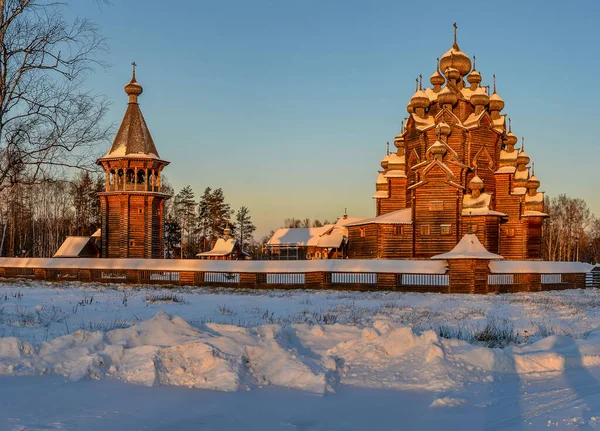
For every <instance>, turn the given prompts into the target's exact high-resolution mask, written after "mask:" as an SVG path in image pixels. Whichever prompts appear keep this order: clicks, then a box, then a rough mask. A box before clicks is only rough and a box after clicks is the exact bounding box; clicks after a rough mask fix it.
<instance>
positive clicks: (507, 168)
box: [494, 166, 517, 174]
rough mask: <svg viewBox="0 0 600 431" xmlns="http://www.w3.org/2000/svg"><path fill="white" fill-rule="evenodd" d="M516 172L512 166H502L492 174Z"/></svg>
mask: <svg viewBox="0 0 600 431" xmlns="http://www.w3.org/2000/svg"><path fill="white" fill-rule="evenodd" d="M516 170H517V168H515V167H514V166H502V167H501V168H500V169H498V170H497V171H496V172H494V173H495V174H514V173H515V171H516Z"/></svg>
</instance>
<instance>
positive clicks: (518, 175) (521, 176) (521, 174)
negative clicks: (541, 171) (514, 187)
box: [515, 168, 529, 180]
mask: <svg viewBox="0 0 600 431" xmlns="http://www.w3.org/2000/svg"><path fill="white" fill-rule="evenodd" d="M515 179H516V180H527V179H529V168H526V169H523V170H522V171H519V170H517V171H516V172H515Z"/></svg>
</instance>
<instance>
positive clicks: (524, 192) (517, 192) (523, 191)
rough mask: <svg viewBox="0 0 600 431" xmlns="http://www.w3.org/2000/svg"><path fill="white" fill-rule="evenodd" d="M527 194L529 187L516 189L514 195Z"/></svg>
mask: <svg viewBox="0 0 600 431" xmlns="http://www.w3.org/2000/svg"><path fill="white" fill-rule="evenodd" d="M526 193H527V187H515V189H514V190H513V192H512V194H513V195H524V194H526Z"/></svg>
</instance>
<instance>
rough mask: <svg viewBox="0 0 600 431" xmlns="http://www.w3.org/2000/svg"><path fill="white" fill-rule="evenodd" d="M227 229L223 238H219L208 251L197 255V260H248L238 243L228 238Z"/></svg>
mask: <svg viewBox="0 0 600 431" xmlns="http://www.w3.org/2000/svg"><path fill="white" fill-rule="evenodd" d="M229 233H230V230H229V228H227V229H225V237H224V238H219V239H217V241H216V242H215V246H214V247H213V248H212V250H210V251H205V252H203V253H198V254H197V255H196V257H197V258H199V259H206V260H244V259H250V255H249V254H248V253H246V252H245V251H244V250H242V247H241V246H240V243H239V242H238V241H237V240H236V239H234V238H231V237H230V236H229Z"/></svg>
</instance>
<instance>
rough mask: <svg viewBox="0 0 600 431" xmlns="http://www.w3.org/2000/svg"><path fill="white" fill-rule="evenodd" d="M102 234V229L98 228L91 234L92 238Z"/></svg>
mask: <svg viewBox="0 0 600 431" xmlns="http://www.w3.org/2000/svg"><path fill="white" fill-rule="evenodd" d="M101 236H102V229H98V230H96V232H94V233H93V234H92V238H100V237H101Z"/></svg>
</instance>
